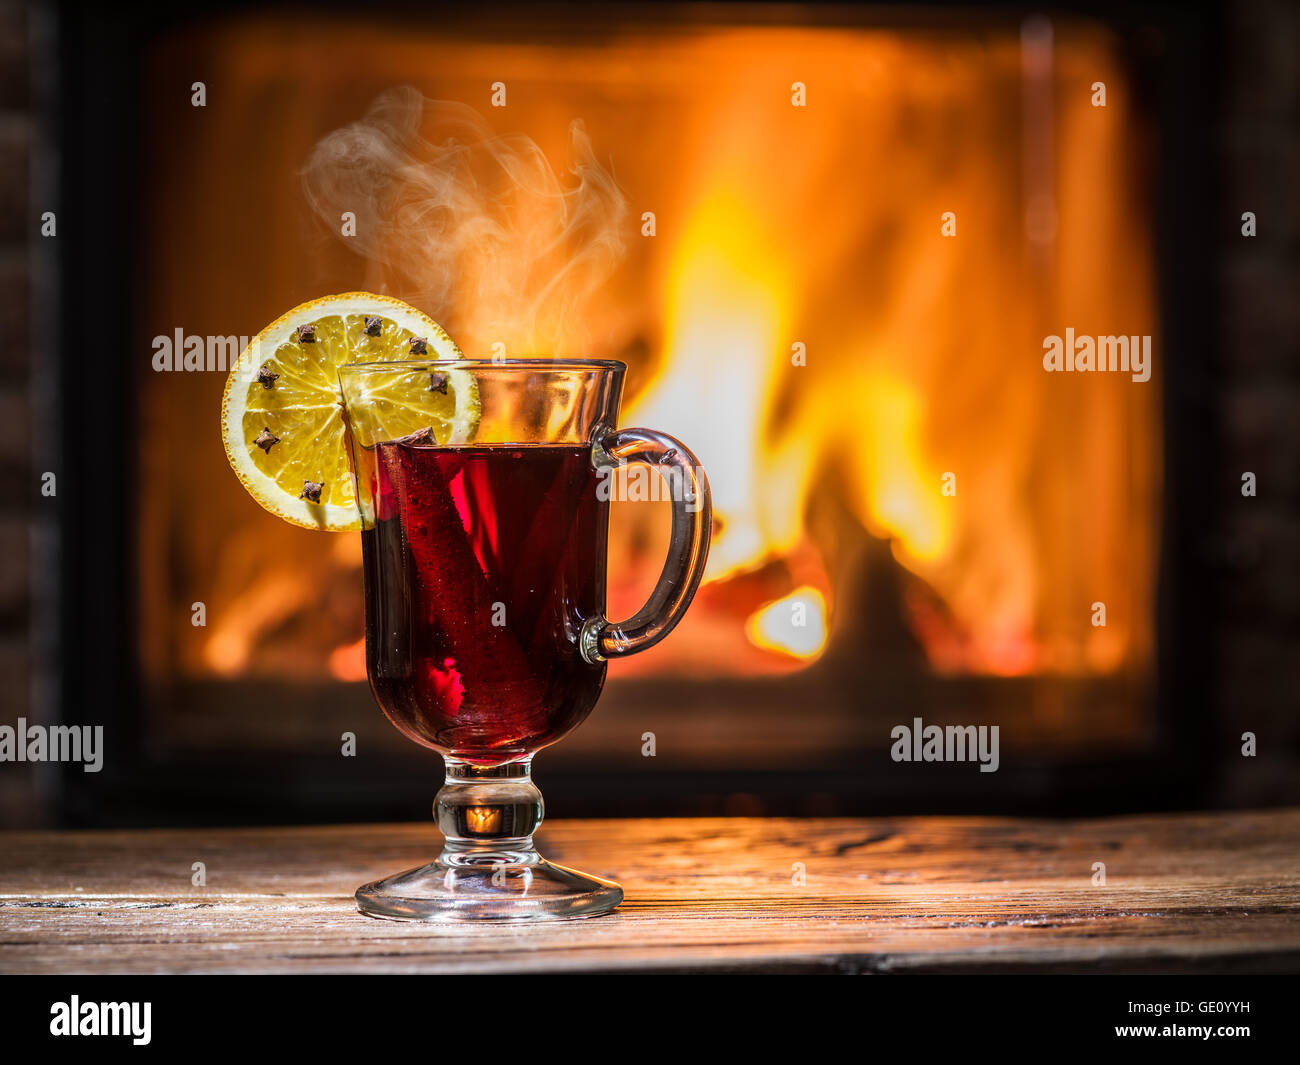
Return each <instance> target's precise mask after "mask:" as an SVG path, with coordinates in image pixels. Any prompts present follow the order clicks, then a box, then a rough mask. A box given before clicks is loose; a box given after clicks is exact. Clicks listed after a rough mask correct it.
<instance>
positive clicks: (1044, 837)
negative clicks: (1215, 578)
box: [0, 810, 1300, 973]
mask: <svg viewBox="0 0 1300 1065" xmlns="http://www.w3.org/2000/svg"><path fill="white" fill-rule="evenodd" d="M439 842H440V841H439V838H438V835H437V832H436V830H435V829H434V828H433V827H432V826H430V825H375V826H346V827H315V828H279V829H195V830H190V831H176V830H157V831H130V832H9V833H3V834H0V971H5V972H19V973H57V972H75V973H127V972H177V973H210V972H260V973H267V972H379V973H408V972H444V973H459V972H565V971H579V972H581V971H604V972H638V971H669V972H690V971H706V970H711V971H757V972H800V971H804V972H850V973H854V972H881V973H885V972H1015V971H1026V970H1028V971H1041V972H1094V971H1134V972H1171V971H1173V972H1176V971H1191V972H1244V971H1252V972H1292V971H1296V970H1300V810H1285V811H1271V812H1249V813H1228V814H1196V815H1174V816H1141V817H1125V818H1112V819H1105V820H1089V821H1030V820H1008V819H994V818H954V817H920V818H898V819H880V820H822V821H815V820H784V819H762V818H735V819H708V820H703V819H700V820H696V819H682V820H636V821H612V820H611V821H569V822H555V823H548V824H547V825H546V826H545V827H544V828H543V830H542V832H541V833H540V835H539V845H540V849H541V850H542V853H543V854H545V855H546V856H547V857H549V858H551V859H552V860H554V861H558V862H560V863H562V864H565V865H571V866H574V867H576V868H579V869H582V870H584V871H587V872H593V873H597V874H600V875H603V876H608V877H612V878H614V879H616V880H618V881H619V882H620V883H621V884H622V885H623V887H624V890H625V892H626V901H625V902H624V903H623V905H622V906H620V907H619V909H618V910H617V911H616V912H615V913H613V914H610V915H607V916H604V917H598V918H592V919H589V920H581V921H565V922H556V923H546V924H529V923H520V924H508V925H502V924H491V925H474V926H466V925H453V926H445V925H444V926H437V925H417V924H406V923H397V922H388V921H377V920H373V919H371V918H367V917H364V916H362V915H361V914H359V913H357V912H356V909H355V907H354V903H353V900H352V892H353V891H354V890H355V889H356V888H357V887H358V886H359V885H360V884H362V883H365V882H367V881H370V880H373V879H377V878H379V877H381V876H384V875H387V874H390V873H393V872H397V871H399V870H402V869H406V868H409V867H412V866H416V865H420V864H423V863H424V862H426V861H428V860H430V858H431V857H432V856H433V855H434V854H435V853H436V851H437V849H438V845H439ZM195 862H203V863H204V866H205V868H206V875H207V883H206V885H205V886H202V887H196V886H193V885H192V884H191V877H192V875H193V874H192V872H191V869H192V866H193V863H195ZM1097 862H1102V863H1104V864H1105V884H1104V886H1103V885H1101V884H1095V883H1094V878H1095V874H1094V864H1095V863H1097Z"/></svg>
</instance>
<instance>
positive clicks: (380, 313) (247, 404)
mask: <svg viewBox="0 0 1300 1065" xmlns="http://www.w3.org/2000/svg"><path fill="white" fill-rule="evenodd" d="M413 342H414V343H413ZM463 358H464V355H463V354H462V353H461V350H460V349H459V348H458V347H456V345H455V344H454V343H453V342H452V339H451V337H449V336H448V335H447V333H446V331H445V330H444V329H443V328H442V327H441V326H440V325H438V323H437V322H435V321H433V319H431V318H429V317H428V316H427V315H425V314H423V313H421V312H420V311H418V310H416V309H415V308H414V307H411V306H408V305H407V304H405V303H402V302H401V301H400V300H395V299H393V298H392V297H390V296H376V295H373V294H371V293H369V292H349V293H346V294H344V295H341V296H325V297H323V298H321V299H318V300H312V301H311V302H310V303H304V304H302V305H301V306H298V307H295V308H294V309H293V310H291V311H289V312H288V313H287V314H284V315H281V316H280V317H279V318H277V319H276V320H275V321H274V322H272V323H271V324H270V325H268V326H267V327H266V328H265V329H263V330H262V331H261V332H260V333H259V334H258V335H257V336H256V337H254V338H253V340H252V341H251V342H250V343H249V345H248V347H247V348H245V349H244V351H243V353H242V354H241V355H240V357H239V361H238V362H236V363H235V365H234V367H233V368H232V369H231V371H230V376H229V378H228V379H227V381H226V390H225V393H224V395H223V396H222V399H221V433H222V440H223V442H224V443H225V446H226V457H227V458H229V459H230V465H231V467H232V468H233V469H234V471H235V474H236V475H237V476H238V477H239V479H240V481H241V482H242V483H243V485H244V487H245V488H246V489H247V490H248V493H249V495H251V496H252V497H253V498H254V499H256V500H257V501H258V502H259V503H260V504H262V506H263V507H265V508H266V509H267V510H269V511H270V512H271V513H272V514H274V515H276V516H277V517H280V518H283V519H284V520H285V521H288V522H292V523H293V524H294V525H301V526H304V527H306V528H309V529H327V530H330V531H343V530H348V529H359V528H361V520H360V515H359V513H358V511H357V503H356V494H355V486H354V484H353V479H352V471H351V466H350V464H349V462H348V452H347V448H348V442H347V432H346V429H345V426H344V420H343V397H342V394H341V393H340V390H339V379H338V368H339V367H340V366H342V365H344V364H346V363H353V362H392V363H395V364H396V363H400V362H401V361H403V360H411V359H416V360H431V359H463ZM394 370H395V371H398V370H399V367H397V366H394ZM443 373H444V374H445V380H444V379H443V378H442V377H440V378H439V380H438V387H437V388H412V387H410V381H409V379H407V378H408V375H406V374H403V373H401V372H394V373H393V374H389V373H387V372H385V373H382V374H378V375H375V377H374V379H373V382H371V383H369V384H367V386H366V387H367V397H368V398H369V399H370V400H371V401H372V405H373V407H374V409H375V410H376V411H378V412H380V414H381V420H382V426H383V432H384V435H385V436H390V437H400V436H405V435H407V434H409V433H414V432H418V431H419V430H422V429H431V430H432V431H433V435H434V438H435V439H436V441H437V442H438V443H439V444H449V443H450V444H456V443H465V442H468V441H469V440H471V439H473V436H474V433H475V432H476V431H477V429H478V422H479V413H480V406H479V394H478V387H477V385H476V384H475V381H474V377H473V375H472V374H470V373H469V372H467V371H466V370H463V369H457V368H448V369H447V370H445V371H443ZM367 377H368V378H369V375H367Z"/></svg>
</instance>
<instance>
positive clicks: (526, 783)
mask: <svg viewBox="0 0 1300 1065" xmlns="http://www.w3.org/2000/svg"><path fill="white" fill-rule="evenodd" d="M625 370H626V367H625V366H624V365H623V364H622V363H620V362H613V361H585V360H545V359H513V360H501V361H493V360H479V359H464V360H457V361H447V360H430V361H409V362H408V361H403V362H387V363H353V364H351V365H346V366H343V367H341V368H340V370H339V378H340V385H341V388H342V394H343V415H344V419H345V422H346V425H347V428H348V439H349V450H350V452H351V459H352V464H353V466H352V468H353V473H354V475H355V478H356V497H357V505H358V507H359V509H360V512H361V525H362V532H361V540H362V554H363V559H364V562H363V566H364V574H365V600H366V666H367V673H368V675H369V678H370V686H371V689H372V691H373V692H374V695H375V699H376V701H377V702H378V703H379V705H380V707H381V709H382V710H383V711H384V713H385V715H387V717H388V719H389V720H390V721H391V722H392V723H393V724H394V725H395V726H396V727H397V728H398V729H399V730H400V731H401V732H402V733H403V734H404V735H405V736H407V737H408V738H410V739H412V740H414V741H415V742H416V743H420V744H422V745H424V746H425V747H431V748H433V749H434V750H436V751H438V752H439V753H440V754H441V755H442V756H443V759H444V762H445V768H446V777H445V782H444V785H443V787H442V789H441V790H440V791H439V792H438V794H437V797H436V799H435V800H434V819H435V821H436V823H437V825H438V827H439V828H440V829H441V830H442V833H443V835H444V837H445V844H444V848H443V851H442V853H441V854H440V855H439V856H438V858H437V860H436V861H434V862H432V863H430V864H428V865H425V866H422V867H420V868H418V869H412V870H409V871H407V872H404V873H399V874H397V875H395V876H390V877H388V878H386V879H384V880H379V881H376V882H375V883H372V884H367V885H365V886H364V887H362V888H360V889H358V891H357V893H356V899H357V906H358V908H359V909H360V910H361V911H362V912H363V913H367V914H370V915H371V916H374V917H386V918H392V919H406V920H425V921H431V920H433V921H436V920H466V919H474V918H532V919H538V918H567V917H590V916H594V915H596V914H600V913H605V912H607V911H609V910H612V909H613V908H614V907H615V906H617V905H618V904H619V903H620V902H621V901H622V899H623V890H622V888H620V887H619V886H618V885H617V884H615V883H613V882H611V881H608V880H604V879H601V878H600V877H595V876H589V875H587V874H584V873H580V872H577V871H575V870H573V869H568V868H565V867H564V866H560V865H555V864H553V863H551V862H548V861H546V860H545V859H544V858H542V857H541V856H540V855H539V854H538V853H537V851H536V849H535V848H534V846H533V833H534V832H535V831H536V830H537V828H538V826H539V825H540V824H541V821H542V811H543V806H542V796H541V792H539V791H538V790H537V787H536V785H534V784H533V782H532V779H531V763H532V759H533V756H534V755H535V754H536V753H537V752H538V751H539V750H541V749H542V748H544V747H547V746H549V745H551V744H553V743H555V742H557V741H558V740H560V739H562V738H563V737H564V736H565V735H567V734H568V733H569V732H571V731H572V730H573V729H574V728H576V727H577V726H578V725H579V724H580V723H581V722H582V721H583V720H584V719H585V718H586V716H587V715H588V714H589V713H590V712H591V709H592V707H593V706H595V703H596V700H597V698H598V697H599V695H600V690H601V687H602V685H603V684H604V681H605V670H606V662H607V660H609V659H611V658H621V657H623V656H625V655H630V654H635V653H636V652H638V651H643V650H645V649H646V648H648V647H653V646H654V645H655V644H656V643H658V642H659V641H660V640H662V639H663V638H664V637H665V636H667V635H668V633H669V632H671V631H672V629H673V627H674V626H675V625H676V624H677V623H678V622H679V621H680V620H681V618H682V615H683V614H684V613H685V612H686V609H687V607H688V606H689V605H690V602H691V599H692V598H693V597H694V595H695V591H696V589H697V588H698V587H699V584H700V578H701V577H702V576H703V573H704V564H705V560H706V557H707V555H708V547H709V533H710V527H711V524H712V510H711V506H710V500H709V485H708V479H707V478H706V476H705V474H704V470H703V469H702V468H701V467H700V465H699V463H698V462H697V461H696V459H695V456H694V455H692V454H691V452H690V450H689V449H687V448H686V447H685V446H684V445H683V444H681V443H679V442H678V441H677V440H674V439H673V438H672V437H670V436H667V435H665V434H664V433H658V432H654V431H652V430H648V429H623V430H617V429H615V428H614V426H615V425H616V424H617V417H618V404H619V399H620V396H621V393H622V388H623V375H624V372H625ZM449 385H450V386H451V387H448V386H449ZM447 397H455V398H454V400H453V399H449V398H447ZM471 397H472V398H471ZM439 404H441V405H442V406H441V407H439ZM453 405H456V406H457V411H458V413H459V414H461V415H462V416H465V417H470V418H472V417H473V416H474V415H473V414H470V415H465V413H464V412H465V410H466V409H467V408H469V409H470V410H472V411H473V412H474V413H476V414H477V422H478V424H477V428H476V430H475V431H474V432H473V434H472V442H470V443H458V442H456V440H455V437H454V436H453V438H452V439H451V440H450V441H449V442H448V443H447V444H439V443H438V442H437V440H436V439H435V435H434V432H433V431H429V430H424V431H420V430H416V431H414V432H413V431H411V426H412V422H413V418H415V419H416V420H418V415H419V412H421V411H422V410H423V409H424V407H427V408H428V411H429V413H430V417H431V418H433V417H436V416H439V415H441V416H443V417H448V418H449V417H451V416H452V415H451V407H452V406H453ZM412 411H414V412H416V414H415V415H413V414H412ZM441 435H443V436H444V438H445V435H446V434H445V432H444V433H443V434H441ZM628 462H644V463H648V464H649V465H651V466H653V467H655V468H657V469H658V470H659V471H660V472H661V473H662V474H664V476H665V478H666V479H667V481H668V484H669V487H670V488H671V492H670V496H671V499H672V534H671V539H670V544H669V549H668V558H667V561H666V562H665V564H664V568H663V571H662V573H661V574H660V577H659V581H658V583H657V585H656V586H655V588H654V591H653V592H652V593H651V595H650V598H649V600H648V601H647V602H646V604H645V606H644V607H642V608H641V610H639V611H638V612H637V613H636V614H635V615H634V616H633V617H632V618H630V619H629V620H627V621H625V622H622V623H613V622H610V621H608V620H607V619H606V618H605V561H606V541H607V534H608V524H609V498H610V494H611V493H610V488H611V486H612V483H613V481H612V475H613V471H614V470H616V469H617V468H618V467H620V466H622V465H624V464H626V463H628Z"/></svg>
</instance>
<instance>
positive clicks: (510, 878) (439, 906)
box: [356, 756, 623, 921]
mask: <svg viewBox="0 0 1300 1065" xmlns="http://www.w3.org/2000/svg"><path fill="white" fill-rule="evenodd" d="M543 811H544V804H543V802H542V793H541V792H540V791H539V790H538V789H537V785H535V784H534V783H533V779H532V757H531V756H530V757H528V758H525V759H522V760H520V761H517V762H508V763H506V764H504V765H498V766H476V765H471V764H470V763H468V762H461V761H458V760H456V759H452V758H448V759H446V776H445V778H444V783H443V786H442V788H441V789H440V790H439V792H438V794H437V797H436V798H435V799H434V802H433V816H434V821H435V822H436V823H437V825H438V827H439V828H440V829H441V830H442V833H443V836H444V844H443V849H442V853H441V854H440V855H439V856H438V859H437V861H434V862H430V863H429V864H428V865H424V866H420V867H419V868H417V869H411V870H408V871H407V872H404V873H398V874H397V875H396V876H390V877H387V878H386V879H384V880H378V881H376V882H375V883H373V884H367V885H365V887H362V888H359V889H358V890H357V893H356V900H357V908H358V909H359V910H360V911H361V912H362V913H365V914H369V915H370V916H371V917H385V918H389V919H391V920H404V921H467V920H483V919H488V920H539V919H556V918H572V917H594V916H596V915H597V914H602V913H607V912H608V911H610V910H612V909H613V908H614V907H615V906H617V905H618V904H619V903H620V902H622V901H623V889H622V888H621V887H619V886H618V885H617V884H615V883H614V882H613V881H610V880H605V879H603V878H601V877H597V876H590V875H588V874H586V873H580V872H577V871H576V870H574V869H568V868H566V867H565V866H562V865H555V864H554V863H552V862H548V861H547V860H546V859H545V858H543V857H542V856H541V855H540V854H538V853H537V850H536V848H535V847H534V846H533V833H534V832H536V831H537V828H538V826H540V825H541V823H542V816H543Z"/></svg>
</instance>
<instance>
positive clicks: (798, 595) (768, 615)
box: [745, 585, 826, 658]
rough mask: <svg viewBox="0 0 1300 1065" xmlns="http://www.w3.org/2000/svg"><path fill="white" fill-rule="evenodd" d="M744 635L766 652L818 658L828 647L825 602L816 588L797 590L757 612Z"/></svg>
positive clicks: (807, 587)
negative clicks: (823, 649)
mask: <svg viewBox="0 0 1300 1065" xmlns="http://www.w3.org/2000/svg"><path fill="white" fill-rule="evenodd" d="M745 635H746V636H748V637H749V640H750V642H751V643H752V644H753V645H754V646H755V647H761V648H763V649H764V650H767V651H776V652H778V653H780V654H784V655H789V656H790V657H791V658H816V657H817V656H818V655H819V654H821V651H822V648H824V647H825V646H826V600H825V599H824V598H823V597H822V593H821V592H819V591H818V590H817V589H816V588H813V587H810V586H808V585H805V586H804V587H802V588H796V589H795V590H794V591H793V592H791V593H790V594H789V595H787V596H786V597H785V598H784V599H778V600H777V601H776V602H774V603H768V604H767V605H766V606H763V607H760V608H759V609H758V610H757V611H755V613H754V614H753V615H751V617H750V619H749V620H748V621H747V622H745Z"/></svg>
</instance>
